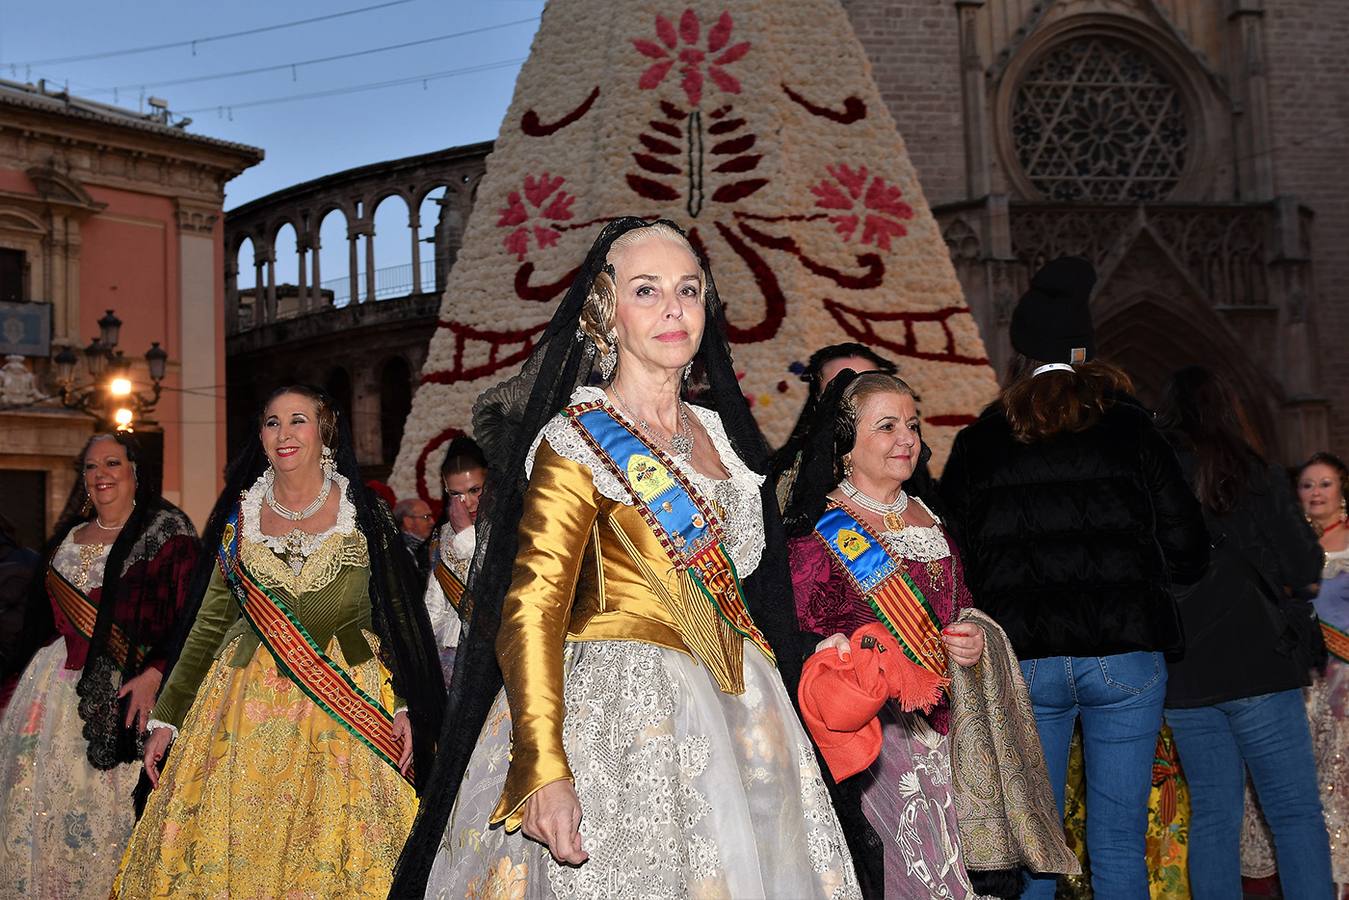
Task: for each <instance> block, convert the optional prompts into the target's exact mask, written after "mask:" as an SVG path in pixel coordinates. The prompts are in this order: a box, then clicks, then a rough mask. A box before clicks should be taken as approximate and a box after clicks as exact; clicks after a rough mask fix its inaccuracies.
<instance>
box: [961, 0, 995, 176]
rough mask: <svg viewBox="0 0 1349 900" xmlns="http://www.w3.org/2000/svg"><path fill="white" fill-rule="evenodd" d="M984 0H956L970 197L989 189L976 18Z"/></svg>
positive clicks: (984, 90)
mask: <svg viewBox="0 0 1349 900" xmlns="http://www.w3.org/2000/svg"><path fill="white" fill-rule="evenodd" d="M983 7H984V0H956V14H957V16H958V17H959V20H960V95H961V110H962V113H963V116H964V125H965V191H966V196H968V197H970V198H971V199H973V198H976V197H983V196H984V195H986V194H988V193H989V191H990V172H989V158H988V152H989V147H990V143H989V140H988V104H987V99H988V89H987V87H986V85H985V79H984V61H983V59H982V58H981V56H980V54H979V30H978V23H977V21H976V18H977V16H978V15H979V11H980V10H982V9H983Z"/></svg>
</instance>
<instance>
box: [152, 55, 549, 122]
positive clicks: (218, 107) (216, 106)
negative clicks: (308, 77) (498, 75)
mask: <svg viewBox="0 0 1349 900" xmlns="http://www.w3.org/2000/svg"><path fill="white" fill-rule="evenodd" d="M526 58H527V57H523V56H520V57H517V58H515V59H503V60H500V61H498V62H493V63H483V64H481V65H476V66H465V67H464V68H460V69H446V70H444V71H441V72H429V73H427V74H424V75H411V76H408V77H406V78H392V79H389V80H387V81H372V82H369V83H366V84H354V85H348V86H346V87H338V88H329V89H328V90H323V91H310V92H309V93H305V94H286V95H283V96H280V97H263V98H261V99H257V100H245V101H243V102H241V103H213V104H211V105H210V106H199V107H194V108H192V109H181V110H174V113H175V114H176V115H192V114H198V113H204V112H218V113H220V114H221V115H225V114H228V113H233V111H234V110H237V109H249V108H252V107H255V106H272V105H275V104H278V103H293V102H295V101H297V100H314V99H317V98H319V97H336V96H340V95H343V94H355V93H360V92H363V91H374V90H379V89H381V88H387V87H397V86H399V85H404V84H416V83H418V82H421V83H422V84H423V85H424V84H426V83H428V82H431V81H439V80H441V79H443V78H453V77H455V76H457V75H470V74H473V73H474V72H486V71H489V70H492V69H504V68H507V67H509V66H518V65H520V64H521V63H523V62H524V61H525V59H526Z"/></svg>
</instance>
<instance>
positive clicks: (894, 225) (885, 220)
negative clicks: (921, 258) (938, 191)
mask: <svg viewBox="0 0 1349 900" xmlns="http://www.w3.org/2000/svg"><path fill="white" fill-rule="evenodd" d="M825 168H826V170H827V171H828V172H829V174H830V176H831V177H832V178H833V180H832V181H831V180H829V179H828V178H826V179H824V180H822V181H821V182H820V183H819V184H817V185H814V186H813V187H812V188H811V189H810V192H811V193H812V194H814V195H815V197H816V198H817V199H816V200H815V205H816V206H818V207H820V208H822V209H837V210H840V212H839V213H838V214H836V215H832V216H830V217H829V221H831V222H833V223H834V229H835V230H836V231H837V232H838V233H839V234H841V235H843V239H844V240H845V241H850V240H852V238H853V235H854V234H855V233H856V232H857V226H858V225H859V224H861V225H862V243H864V244H875V245H876V246H877V247H879V248H880V249H882V250H889V249H890V239H891V238H892V237H896V238H898V237H903V236H904V235H906V234H908V233H909V230H908V229H907V228H906V227H904V224H903V223H902V222H901V221H900V220H901V219H912V218H913V207H911V206H909V204H907V203H905V202H904V201H903V200H901V199H900V197H901V196H902V192H901V191H900V189H899V188H897V187H893V186H891V185H888V184H886V183H885V179H884V178H880V177H877V178H871V177H870V173H868V172H867V167H866V166H861V167H859V168H858V169H856V170H854V169H852V168H850V167H848V166H846V165H842V164H840V165H837V166H826V167H825ZM868 182H870V183H868ZM858 200H861V201H862V210H861V211H858V212H854V211H853V210H854V209H855V207H856V205H857V201H858ZM845 211H846V212H845Z"/></svg>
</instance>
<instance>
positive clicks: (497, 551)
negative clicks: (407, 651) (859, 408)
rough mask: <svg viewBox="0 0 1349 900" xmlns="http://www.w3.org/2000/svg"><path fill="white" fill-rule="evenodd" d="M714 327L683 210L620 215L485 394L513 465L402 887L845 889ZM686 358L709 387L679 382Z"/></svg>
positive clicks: (481, 540)
mask: <svg viewBox="0 0 1349 900" xmlns="http://www.w3.org/2000/svg"><path fill="white" fill-rule="evenodd" d="M721 325H722V320H721V307H720V303H719V301H718V299H717V295H716V292H715V288H714V287H713V286H712V284H711V281H710V278H709V277H708V274H707V270H706V266H705V265H704V264H703V263H702V262H701V261H700V260H699V259H698V257H697V256H696V254H695V253H694V252H693V250H692V248H691V247H690V245H689V243H688V241H687V239H686V238H685V237H684V236H683V234H682V232H680V231H679V230H678V229H677V228H676V227H675V226H674V225H672V224H670V223H667V222H657V223H655V224H654V225H648V224H647V223H646V222H644V221H643V220H641V219H619V220H615V221H613V222H610V223H609V224H608V225H607V226H606V227H605V228H604V230H603V232H602V233H601V235H600V237H599V239H598V240H597V241H596V243H595V245H594V246H593V247H592V249H591V252H590V254H589V255H588V257H587V259H586V261H585V263H584V264H583V265H582V267H581V269H580V274H579V275H578V277H577V279H576V281H575V282H574V284H573V287H572V289H571V291H570V292H569V293H568V295H567V297H566V298H565V299H564V300H563V302H562V304H561V305H560V306H559V309H558V311H557V312H556V313H555V315H554V317H553V321H552V323H551V324H550V325H549V328H548V330H547V332H545V334H544V336H543V338H542V340H541V344H540V346H539V349H537V350H536V351H535V355H534V356H533V357H531V360H530V361H529V362H528V363H527V364H526V366H525V369H524V372H523V373H522V375H521V376H518V378H517V380H516V381H514V382H513V383H509V384H508V385H506V386H503V388H501V389H499V390H497V391H494V392H491V393H490V395H485V397H484V399H483V400H481V401H480V406H483V407H484V409H486V408H487V407H491V411H490V412H484V413H483V414H482V415H481V416H475V432H476V433H477V434H478V435H479V438H480V439H484V438H486V437H487V436H488V435H491V436H492V437H490V438H487V439H486V440H484V447H485V448H486V449H487V451H488V454H489V456H490V457H491V458H493V459H494V460H495V459H498V458H500V459H501V460H502V463H503V464H502V467H501V469H500V471H498V470H497V469H493V473H492V477H493V480H492V482H491V484H490V487H489V490H488V493H487V500H486V503H487V504H488V505H489V509H488V510H486V511H485V513H480V515H479V521H478V558H477V560H475V568H474V570H473V571H471V572H470V576H469V586H468V587H469V592H470V594H472V596H473V598H474V610H473V612H472V615H471V616H470V618H469V621H468V622H467V625H466V628H467V637H466V639H465V641H464V642H463V643H462V644H461V646H460V652H459V658H458V659H457V660H456V664H455V674H454V679H453V681H452V686H451V695H452V696H451V704H450V710H449V713H448V716H447V722H448V721H450V720H453V721H454V722H455V725H454V727H453V729H451V728H450V727H449V726H448V725H447V729H446V733H445V734H444V736H443V738H442V751H441V754H440V756H439V757H438V759H437V771H436V773H435V775H433V779H432V781H433V785H432V788H431V791H430V793H429V796H428V798H427V801H426V803H425V805H424V807H423V810H422V813H421V816H420V819H419V821H418V825H417V829H416V831H414V834H413V836H412V838H411V839H410V840H409V843H408V847H407V849H406V850H405V852H404V856H403V860H402V862H401V863H400V874H399V879H398V881H397V882H396V884H395V892H396V893H397V894H398V895H399V896H411V895H417V894H420V893H422V892H424V893H425V895H426V896H432V897H455V898H459V897H464V896H512V897H516V896H523V897H530V898H546V897H600V896H603V897H611V898H620V897H651V898H659V897H671V898H683V897H694V896H697V897H736V898H755V897H759V898H767V897H838V898H844V897H856V896H858V887H857V883H856V880H855V877H854V873H853V869H852V862H851V860H850V858H849V855H848V851H847V847H846V845H845V842H844V839H843V835H842V832H841V830H840V827H839V824H838V821H837V818H836V817H835V815H834V811H833V809H832V807H831V804H830V800H829V795H828V792H827V789H826V787H825V785H824V782H823V780H822V778H821V776H820V772H819V768H818V766H817V764H816V762H815V757H814V754H813V752H812V751H811V749H810V743H809V739H808V738H807V737H806V735H805V733H804V731H803V729H802V727H801V724H800V722H799V721H798V719H797V717H796V713H795V712H794V710H793V708H792V704H791V701H790V699H789V698H788V694H787V691H786V689H785V686H784V683H783V678H784V674H785V673H783V674H780V672H779V670H778V669H777V668H776V667H775V666H774V659H775V658H776V661H777V662H778V663H779V664H781V665H783V668H784V669H787V671H788V672H790V671H791V665H792V663H793V662H794V661H795V660H796V659H797V656H796V653H797V651H796V646H795V642H796V629H795V622H794V617H793V616H792V615H791V609H790V605H789V604H788V603H787V602H786V601H787V598H788V596H789V591H790V582H789V580H788V578H787V570H786V560H785V554H784V553H783V550H784V547H783V543H782V538H781V531H780V527H781V526H780V524H779V520H778V517H777V512H776V506H775V502H774V498H773V493H772V490H771V486H767V485H765V479H764V476H763V475H762V474H761V472H760V471H756V469H755V468H752V466H758V467H761V466H763V464H764V462H765V460H766V458H767V452H766V448H765V447H764V445H763V442H762V438H761V437H760V436H759V434H758V431H757V428H756V427H755V426H754V424H753V420H752V418H751V417H750V415H749V410H748V407H747V405H746V403H745V401H744V398H743V396H742V395H741V394H740V391H739V389H738V387H737V386H736V379H735V374H734V370H733V369H732V367H731V364H730V357H729V352H728V348H727V345H726V339H725V337H724V334H723V332H722V330H721ZM578 329H579V331H578ZM597 355H598V357H599V359H598V364H597V366H596V368H598V370H599V373H600V375H601V377H602V378H603V379H604V381H605V384H604V386H603V387H600V386H586V382H587V380H588V377H589V375H590V370H591V368H592V364H595V363H596V356H597ZM691 364H694V365H695V366H696V367H697V368H699V369H700V370H701V371H702V372H704V373H705V374H706V377H707V379H708V382H709V389H708V391H707V392H706V394H705V396H707V397H709V398H710V405H711V406H712V407H714V408H704V407H701V406H692V405H689V404H686V403H685V402H684V401H683V399H682V395H683V393H684V379H685V373H686V372H687V370H688V368H689V366H690V365H691ZM578 385H579V386H578ZM525 397H527V398H528V399H524V398H525ZM480 418H481V419H482V420H483V421H481V422H480V421H478V420H479V419H480ZM489 419H490V420H491V421H492V422H495V423H501V422H507V423H513V424H508V425H506V426H504V427H502V426H500V425H499V424H498V425H496V426H493V427H490V428H484V427H482V426H483V424H484V423H486V422H487V420H489ZM498 449H500V450H501V451H502V452H501V453H500V454H499V453H498ZM484 515H485V517H486V518H484ZM513 538H514V539H516V541H517V542H518V546H517V543H514V542H512V539H513ZM498 664H499V665H500V675H496V669H497V665H498ZM492 676H496V677H495V678H493V677H492ZM785 677H788V678H790V679H792V680H794V678H793V676H792V675H786V676H785ZM502 680H504V691H503V690H501V689H500V687H499V685H501V683H502ZM479 728H480V729H481V730H479ZM454 731H458V734H455V733H453V732H454ZM465 770H466V771H465ZM447 821H448V827H447V824H446V823H447ZM550 854H551V857H552V858H551V860H550V858H549V855H550Z"/></svg>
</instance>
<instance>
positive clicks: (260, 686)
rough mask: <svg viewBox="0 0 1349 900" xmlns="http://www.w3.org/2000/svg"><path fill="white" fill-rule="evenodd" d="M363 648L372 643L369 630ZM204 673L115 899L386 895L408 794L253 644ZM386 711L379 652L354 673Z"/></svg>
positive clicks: (338, 654)
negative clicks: (248, 655)
mask: <svg viewBox="0 0 1349 900" xmlns="http://www.w3.org/2000/svg"><path fill="white" fill-rule="evenodd" d="M369 640H370V641H371V644H372V645H374V644H375V643H376V639H375V638H374V637H373V636H369ZM232 655H233V646H232V645H231V647H230V648H228V649H227V650H226V651H225V652H224V653H222V654H221V656H220V659H218V660H216V662H215V664H214V665H213V666H212V667H211V669H210V671H209V672H208V673H207V676H206V678H205V680H203V681H202V684H201V688H200V689H199V691H198V693H197V699H196V700H195V701H194V702H193V704H192V708H191V710H190V711H189V712H188V714H187V717H186V719H185V721H184V723H183V727H182V729H181V733H180V735H179V739H178V740H177V741H176V742H175V743H174V745H173V749H172V752H171V753H170V755H169V759H168V762H167V764H166V765H165V767H164V771H163V772H162V773H161V777H160V781H159V787H158V788H157V789H156V790H154V791H153V792H152V793H151V795H150V801H149V803H148V805H147V806H146V810H145V815H144V817H142V819H141V820H140V822H139V823H138V824H137V825H136V829H135V831H134V832H133V833H132V835H131V842H130V844H129V845H128V846H127V850H126V855H125V856H124V857H123V858H122V865H121V870H120V872H119V873H118V876H117V883H116V884H115V885H114V887H113V896H114V897H129V898H137V900H140V898H147V897H165V896H169V895H173V896H184V897H229V898H232V900H251V898H264V897H265V898H272V897H286V898H296V900H298V898H305V900H308V898H329V897H384V896H386V895H387V894H388V892H389V885H390V883H391V881H392V879H393V867H394V863H395V862H396V861H397V859H398V854H399V852H400V851H401V850H402V849H403V842H404V841H405V840H406V839H407V835H408V832H409V831H410V830H411V828H412V820H413V817H414V815H415V814H416V809H417V805H416V797H415V795H414V793H413V790H412V788H411V787H410V786H409V785H408V784H407V782H405V781H404V780H403V779H402V777H401V776H399V774H398V773H397V772H395V771H394V770H393V768H392V767H390V766H389V765H388V764H387V763H385V762H383V761H381V760H380V759H379V758H378V757H376V756H375V754H374V753H373V752H371V751H370V750H369V749H368V748H367V747H366V746H365V745H364V744H362V743H360V741H358V740H357V739H356V738H355V737H353V736H352V735H351V733H350V732H348V731H347V730H346V729H345V728H343V727H342V726H341V725H339V724H338V723H337V722H335V721H334V720H333V719H332V717H331V716H329V715H328V714H327V713H326V712H324V711H323V710H322V709H320V708H319V707H317V706H315V705H314V703H313V701H311V700H310V699H309V698H308V697H306V696H305V695H304V694H303V693H302V692H301V691H300V689H299V688H298V687H296V686H295V685H294V684H293V683H292V682H291V681H290V679H289V678H287V677H286V676H285V675H284V674H282V673H281V672H279V671H277V668H276V663H275V661H274V660H273V658H272V655H271V654H270V653H269V652H267V649H266V648H265V647H259V648H258V650H257V652H256V653H255V654H254V656H253V659H252V661H251V662H249V663H248V665H246V666H244V667H243V668H242V669H236V668H233V667H231V666H229V665H228V664H227V663H226V662H225V661H226V660H229V659H230V658H231V657H232ZM328 655H329V657H330V658H331V659H332V660H333V661H334V662H336V663H337V664H338V665H339V666H341V667H342V668H344V669H346V670H347V671H349V672H350V673H351V675H352V677H353V678H354V679H355V681H356V683H357V684H359V685H360V686H361V688H362V689H363V690H364V691H365V692H366V693H367V694H369V695H371V696H372V697H377V698H379V700H380V702H381V703H382V704H383V705H384V706H385V708H389V709H391V708H392V704H393V695H392V692H391V690H390V688H389V685H388V677H387V671H386V670H385V669H384V668H383V667H382V666H381V665H380V664H379V662H378V660H377V658H376V659H371V660H368V661H366V662H364V663H361V664H360V665H358V666H355V667H348V666H347V665H346V662H345V660H344V659H343V657H342V651H341V649H340V647H339V646H338V644H337V642H336V641H335V640H334V641H333V642H332V643H331V645H330V646H329V649H328Z"/></svg>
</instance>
